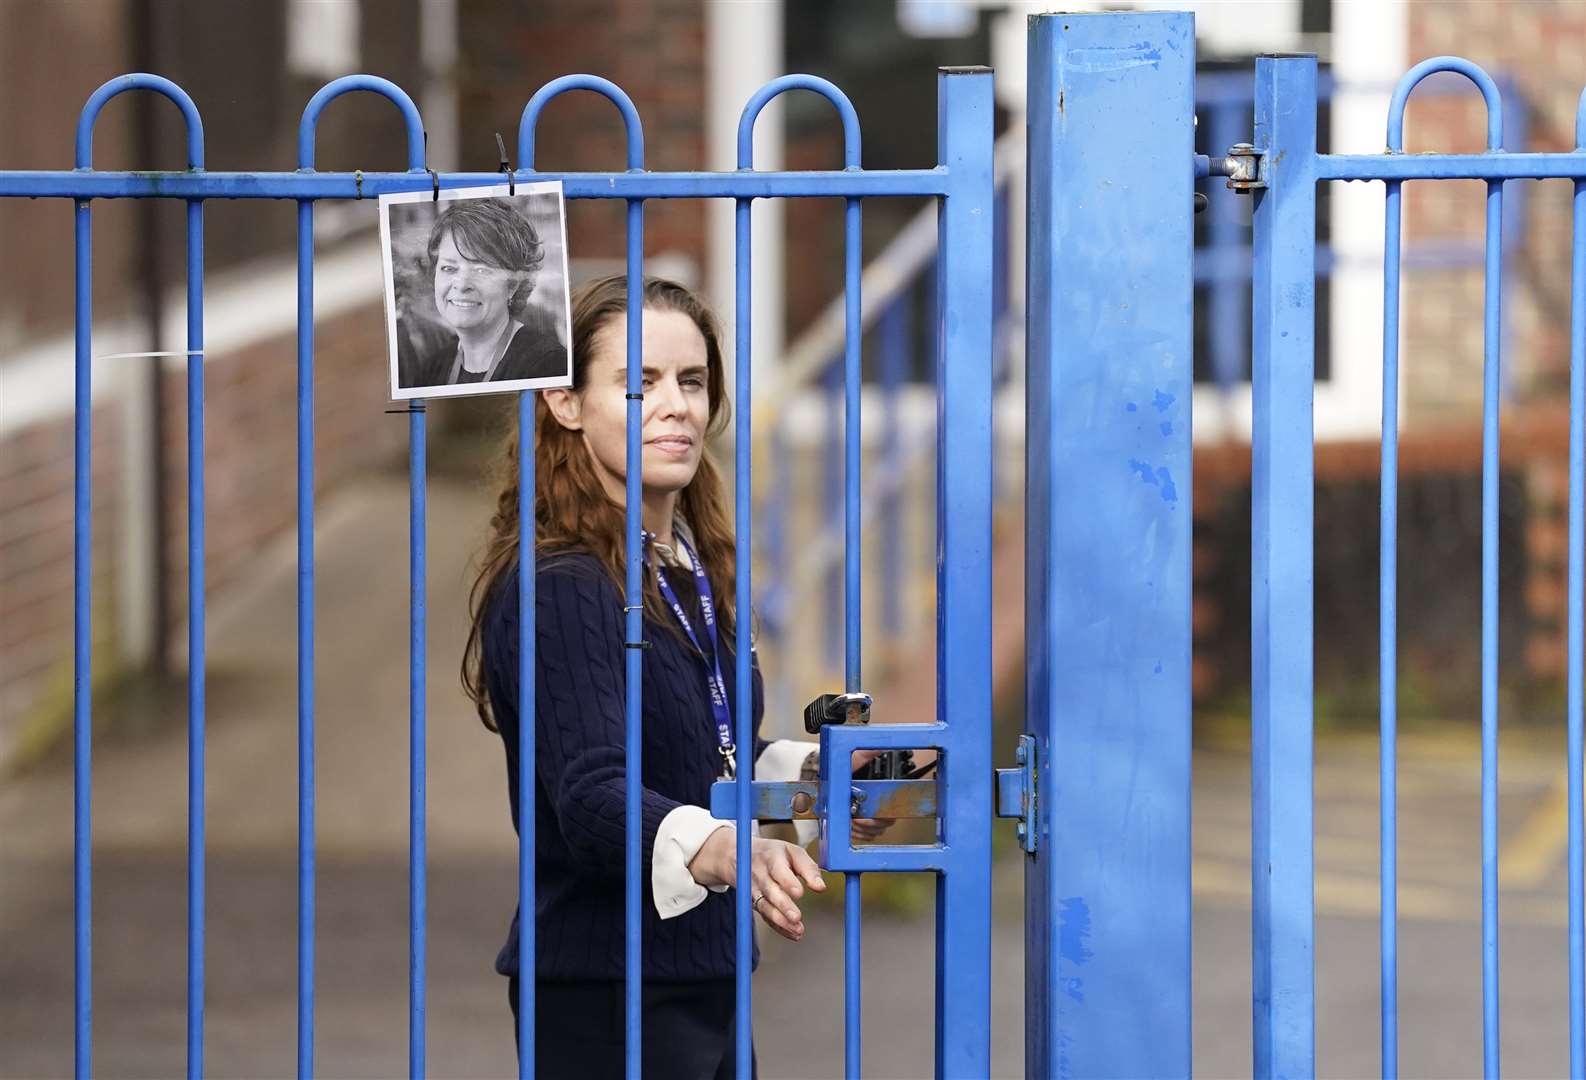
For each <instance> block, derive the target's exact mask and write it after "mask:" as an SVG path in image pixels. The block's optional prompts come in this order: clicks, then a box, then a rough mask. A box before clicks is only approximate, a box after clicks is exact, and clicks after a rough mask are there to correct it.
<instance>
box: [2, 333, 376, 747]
mask: <svg viewBox="0 0 1586 1080" xmlns="http://www.w3.org/2000/svg"><path fill="white" fill-rule="evenodd" d="M381 320H382V315H381V312H380V310H379V309H378V308H377V307H373V306H371V307H366V308H360V309H357V310H354V311H350V312H347V313H344V314H342V315H340V316H338V317H336V318H333V319H329V320H325V321H324V322H322V323H321V324H320V326H319V328H318V330H317V332H316V347H315V362H316V376H315V388H316V397H315V427H316V430H315V435H316V438H315V446H316V459H317V460H316V464H317V468H316V471H315V486H316V490H317V491H320V492H324V491H326V490H328V489H331V488H334V487H335V486H337V485H338V484H340V483H343V482H345V481H346V480H347V479H348V478H349V477H350V476H352V475H354V474H355V473H357V472H358V471H359V470H362V469H366V468H368V467H371V466H374V465H379V464H382V463H385V462H395V461H396V460H397V459H398V458H399V456H400V454H401V453H402V451H403V449H404V448H405V447H406V445H407V424H406V421H405V418H404V417H401V416H397V415H387V414H386V413H385V409H386V408H387V407H388V405H389V401H388V395H387V380H388V374H387V368H386V364H385V336H384V326H383V323H382V321H381ZM296 371H297V367H296V351H295V340H294V337H293V335H292V333H291V331H290V329H288V330H287V332H286V333H283V334H281V335H279V336H278V337H276V338H274V339H271V340H268V341H264V342H260V343H259V344H257V345H253V346H250V347H248V348H245V349H241V350H237V351H235V352H232V353H229V354H222V355H217V356H216V357H214V358H213V359H211V361H210V362H209V365H208V367H207V368H206V370H205V380H206V386H205V435H206V438H205V465H206V472H207V475H206V478H205V480H206V483H205V493H206V494H205V501H206V509H207V516H206V525H207V536H206V541H207V543H206V549H205V554H206V571H207V579H206V580H207V584H208V587H209V589H210V592H211V594H213V593H214V592H215V591H216V590H219V589H223V588H224V587H225V586H226V585H228V584H230V583H231V582H233V581H236V580H237V579H238V577H239V576H241V575H243V574H245V573H246V572H247V566H248V562H249V560H250V559H251V558H252V557H253V556H254V555H255V554H256V553H257V551H258V550H259V546H260V544H261V543H262V542H263V541H264V540H265V539H267V538H269V537H272V536H275V535H278V534H280V533H282V532H287V531H290V530H291V529H293V528H294V527H295V523H296V520H297V504H296V499H297V486H296V460H297V443H296V438H297V435H296V420H295V411H294V410H295V401H296V379H297V375H296ZM162 381H163V387H162V389H163V393H164V394H165V397H166V407H167V415H168V417H169V418H170V419H169V422H170V427H169V428H168V429H167V432H166V434H167V439H168V446H167V454H168V456H167V459H166V460H167V469H168V472H167V477H166V483H167V492H168V502H167V506H166V510H165V522H164V525H163V532H164V537H165V541H166V547H167V559H168V566H169V577H168V579H167V588H168V592H167V596H168V604H169V610H170V612H171V618H172V622H173V627H172V637H173V638H175V639H180V638H181V637H182V635H183V634H184V633H185V631H184V630H183V629H182V627H183V626H184V625H185V622H186V617H187V455H186V446H187V428H186V420H187V405H186V402H187V390H186V375H185V374H184V372H183V371H182V370H181V369H168V370H167V371H166V372H165V374H164V376H163V380H162ZM122 408H123V406H122V403H121V401H120V400H119V399H116V398H114V397H110V396H107V398H106V399H105V400H104V401H103V402H102V403H101V404H97V405H96V406H95V408H94V417H93V426H94V450H93V484H94V493H93V500H94V517H93V530H94V532H93V535H94V554H93V557H94V606H93V626H94V648H95V654H96V655H95V662H94V667H95V672H96V675H98V676H100V677H107V676H110V675H113V674H114V673H115V671H116V668H117V664H118V661H119V657H120V653H119V648H118V642H117V635H116V630H117V604H118V601H119V595H118V589H117V583H118V579H119V576H120V575H122V574H125V573H127V572H128V568H127V567H126V566H125V565H124V564H123V562H122V559H123V553H122V550H121V546H120V537H121V529H122V524H123V522H122V518H123V512H124V507H123V504H122V493H123V486H124V480H123V456H124V454H125V453H126V444H125V442H124V440H123V438H122ZM73 476H74V458H73V435H72V417H71V415H70V414H67V415H64V416H58V417H53V418H50V419H47V420H43V421H40V422H38V423H35V424H31V425H29V426H27V427H25V428H22V429H20V430H18V431H16V432H14V433H13V434H11V435H9V436H7V437H5V438H4V439H0V597H3V607H4V611H5V618H4V619H3V620H0V762H5V761H7V760H8V759H10V758H11V757H12V756H13V755H14V754H16V753H18V752H24V753H25V752H28V751H30V750H32V749H34V748H35V747H34V746H33V745H32V744H33V743H34V742H35V741H36V740H37V739H39V738H40V737H42V736H43V735H44V733H46V732H49V731H58V730H59V729H60V726H61V724H62V723H63V721H64V720H65V719H66V718H67V717H69V715H70V708H71V689H72V682H71V673H72V612H73V602H72V529H73V525H72V483H73Z"/></svg>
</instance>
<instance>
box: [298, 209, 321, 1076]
mask: <svg viewBox="0 0 1586 1080" xmlns="http://www.w3.org/2000/svg"><path fill="white" fill-rule="evenodd" d="M314 808H315V790H314V202H313V200H312V199H299V200H298V203H297V1075H298V1078H299V1080H308V1078H309V1077H312V1076H313V1075H314V896H315V862H316V858H317V853H316V851H315V826H314V822H315V809H314Z"/></svg>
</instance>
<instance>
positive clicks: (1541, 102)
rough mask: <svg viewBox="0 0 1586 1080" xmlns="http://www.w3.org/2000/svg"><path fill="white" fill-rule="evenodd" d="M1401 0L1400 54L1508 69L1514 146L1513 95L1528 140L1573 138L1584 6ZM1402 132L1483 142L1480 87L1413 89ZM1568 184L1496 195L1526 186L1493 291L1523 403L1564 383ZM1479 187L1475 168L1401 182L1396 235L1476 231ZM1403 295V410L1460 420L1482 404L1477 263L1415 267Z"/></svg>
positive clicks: (1464, 148)
mask: <svg viewBox="0 0 1586 1080" xmlns="http://www.w3.org/2000/svg"><path fill="white" fill-rule="evenodd" d="M1408 11H1409V15H1408V18H1409V32H1410V33H1409V38H1410V55H1409V56H1408V57H1407V58H1406V62H1407V65H1408V63H1412V62H1415V61H1419V60H1421V59H1424V58H1426V57H1429V56H1436V55H1440V54H1450V53H1451V54H1454V55H1458V56H1463V57H1466V58H1468V59H1470V60H1473V61H1475V62H1476V63H1478V64H1480V65H1481V66H1482V67H1483V68H1484V69H1486V71H1487V72H1488V73H1489V74H1492V75H1494V76H1498V75H1506V76H1508V77H1509V78H1510V79H1512V80H1513V82H1514V84H1515V93H1517V95H1518V99H1519V100H1518V101H1517V100H1514V99H1509V100H1506V105H1510V106H1511V116H1510V117H1509V118H1508V120H1507V122H1506V139H1505V142H1506V145H1508V146H1509V148H1514V146H1513V143H1514V128H1513V122H1514V118H1513V115H1512V106H1513V105H1516V104H1519V103H1520V101H1523V102H1524V104H1525V106H1526V107H1527V111H1528V113H1529V128H1530V130H1529V133H1528V138H1527V146H1526V149H1529V150H1542V151H1564V150H1569V149H1572V148H1573V147H1574V143H1575V110H1576V104H1577V102H1578V100H1579V95H1580V91H1581V85H1582V79H1583V77H1586V75H1583V73H1586V5H1583V4H1580V3H1578V2H1576V0H1534V2H1527V3H1515V4H1470V3H1462V2H1459V0H1423V2H1421V3H1416V4H1411V5H1409V6H1408ZM1448 78H1450V79H1455V78H1457V76H1448ZM1405 132H1406V138H1405V148H1406V150H1408V151H1409V152H1411V153H1415V152H1421V151H1428V150H1439V151H1445V152H1477V151H1480V150H1482V149H1483V148H1484V147H1485V133H1486V124H1485V119H1484V110H1483V106H1482V102H1481V98H1480V96H1479V95H1478V94H1477V93H1476V91H1475V90H1474V88H1470V89H1469V91H1468V92H1465V91H1463V90H1462V92H1461V93H1459V94H1458V95H1457V96H1442V95H1439V96H1433V95H1423V94H1421V93H1418V94H1417V95H1416V96H1415V97H1413V98H1412V99H1411V104H1410V107H1409V109H1408V110H1407V113H1406V118H1405ZM1522 187H1523V189H1524V190H1523V191H1522V190H1521V188H1522ZM1570 194H1571V192H1570V185H1569V184H1568V183H1567V182H1561V181H1550V182H1546V183H1527V184H1524V185H1521V184H1517V183H1511V184H1509V185H1507V187H1506V192H1505V199H1506V200H1512V199H1515V198H1517V197H1523V198H1525V200H1526V201H1527V203H1528V209H1527V217H1528V223H1527V227H1526V229H1525V233H1524V235H1523V236H1518V237H1515V236H1511V237H1510V245H1509V250H1510V253H1511V255H1510V258H1511V263H1510V266H1511V273H1510V274H1509V276H1508V280H1507V283H1506V288H1507V291H1506V293H1505V295H1504V298H1503V301H1504V307H1505V309H1506V314H1507V319H1508V323H1507V326H1508V336H1507V338H1506V340H1505V355H1504V367H1505V370H1506V372H1507V373H1508V375H1509V380H1510V385H1512V386H1513V388H1514V390H1515V396H1516V400H1517V401H1518V402H1521V403H1525V402H1545V401H1547V400H1550V399H1554V398H1556V397H1557V396H1558V394H1559V393H1560V392H1561V391H1562V389H1563V388H1564V387H1566V386H1567V385H1568V359H1569V350H1568V330H1567V327H1568V325H1569V241H1568V238H1569V202H1570ZM1485 195H1486V185H1485V184H1484V183H1482V182H1479V181H1441V182H1438V183H1436V184H1425V183H1420V184H1409V185H1406V187H1405V234H1406V238H1407V241H1408V240H1413V241H1414V242H1416V243H1417V244H1436V243H1439V242H1446V241H1452V240H1463V241H1466V242H1475V243H1480V240H1481V237H1482V229H1483V222H1484V212H1483V206H1484V201H1485ZM1405 299H1406V304H1405V312H1404V319H1405V321H1404V343H1405V353H1404V355H1405V358H1406V364H1405V378H1406V382H1407V393H1406V410H1407V413H1408V414H1409V415H1412V416H1413V417H1414V418H1415V420H1416V422H1417V423H1420V424H1445V423H1458V422H1470V421H1471V420H1472V419H1473V418H1474V417H1476V416H1479V414H1480V403H1481V370H1482V330H1481V327H1482V272H1481V268H1480V266H1479V265H1477V266H1473V267H1470V268H1467V269H1459V270H1448V271H1441V272H1419V273H1417V274H1415V275H1414V279H1413V281H1411V282H1408V283H1407V285H1406V292H1405Z"/></svg>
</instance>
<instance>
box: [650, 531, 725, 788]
mask: <svg viewBox="0 0 1586 1080" xmlns="http://www.w3.org/2000/svg"><path fill="white" fill-rule="evenodd" d="M654 541H655V534H654V533H650V532H647V533H645V534H644V542H645V543H646V544H649V543H653V542H654ZM677 542H678V546H679V547H681V548H682V549H683V553H684V554H685V555H687V556H688V561H689V562H690V563H692V564H693V568H694V587H695V588H696V589H697V590H698V591H699V609H700V618H701V620H702V621H703V622H704V624H705V633H706V634H707V635H709V637H710V668H709V670H707V671H706V672H705V683H706V685H707V686H708V687H709V688H710V711H711V714H712V715H713V716H714V717H715V719H716V738H717V739H718V740H719V741H720V744H721V745H720V746H719V747H718V748H717V749H719V750H720V751H721V775H722V779H724V780H731V779H733V777H734V776H735V775H736V774H737V764H736V762H735V761H734V759H733V754H734V753H735V751H736V747H734V746H733V742H732V712H731V710H730V709H729V708H728V707H727V681H726V680H725V679H723V678H722V677H721V656H720V653H719V652H718V650H717V643H716V604H715V602H714V598H713V597H712V594H711V591H710V578H709V577H707V576H706V574H705V566H704V564H703V563H701V562H700V561H699V556H697V555H695V554H694V550H693V548H691V547H689V546H688V541H686V540H684V539H683V538H682V537H681V536H679V537H678V538H677ZM655 583H656V584H657V585H658V586H660V588H661V595H662V596H663V597H664V598H665V599H666V602H667V603H668V604H670V605H671V606H672V614H673V615H676V616H677V621H678V622H679V623H681V624H682V626H683V632H684V633H685V634H687V635H688V640H689V641H691V642H693V643H694V648H696V649H698V650H699V651H700V653H701V654H704V652H705V648H704V646H703V645H701V644H700V641H699V637H698V635H696V634H695V633H694V624H693V622H692V621H691V620H690V619H689V617H688V613H687V612H685V611H684V610H683V605H682V604H681V603H679V602H678V599H677V593H676V591H674V590H673V588H672V583H671V582H670V581H668V580H667V579H666V571H665V570H663V569H662V568H661V563H660V561H659V560H657V561H656V564H655Z"/></svg>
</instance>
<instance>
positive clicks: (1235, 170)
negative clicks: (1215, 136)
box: [1211, 143, 1267, 195]
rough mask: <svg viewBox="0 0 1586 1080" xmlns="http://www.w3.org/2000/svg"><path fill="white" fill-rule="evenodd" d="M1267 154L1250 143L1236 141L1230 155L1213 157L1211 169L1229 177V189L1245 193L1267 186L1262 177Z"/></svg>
mask: <svg viewBox="0 0 1586 1080" xmlns="http://www.w3.org/2000/svg"><path fill="white" fill-rule="evenodd" d="M1264 156H1265V155H1264V154H1263V153H1262V151H1260V150H1257V149H1256V148H1255V147H1254V146H1252V145H1251V144H1250V143H1234V145H1232V146H1230V147H1229V148H1228V156H1227V157H1220V158H1212V162H1211V166H1212V167H1211V171H1212V173H1213V174H1214V175H1217V176H1226V177H1227V178H1228V190H1229V191H1236V192H1239V193H1241V194H1244V195H1248V194H1250V192H1252V191H1256V190H1259V189H1260V188H1264V187H1266V186H1267V184H1266V181H1265V180H1263V179H1261V159H1262V157H1264Z"/></svg>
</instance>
